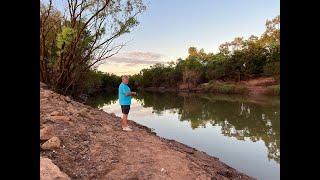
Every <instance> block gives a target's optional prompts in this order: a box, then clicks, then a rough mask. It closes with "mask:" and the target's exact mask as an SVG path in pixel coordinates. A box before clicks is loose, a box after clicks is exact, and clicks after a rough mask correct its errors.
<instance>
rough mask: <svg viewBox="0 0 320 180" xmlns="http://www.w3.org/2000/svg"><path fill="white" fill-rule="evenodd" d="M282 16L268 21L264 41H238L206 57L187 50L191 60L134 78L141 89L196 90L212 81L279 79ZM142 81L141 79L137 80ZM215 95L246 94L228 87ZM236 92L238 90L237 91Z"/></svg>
mask: <svg viewBox="0 0 320 180" xmlns="http://www.w3.org/2000/svg"><path fill="white" fill-rule="evenodd" d="M279 25H280V16H277V17H275V18H274V19H273V20H270V21H269V20H267V22H266V31H265V32H264V33H263V34H262V35H261V37H260V38H259V37H257V36H253V35H252V36H250V37H249V38H248V39H244V38H243V37H236V38H235V39H234V40H233V41H231V42H226V43H223V44H221V45H220V46H219V52H217V53H205V52H204V50H203V49H200V50H198V49H197V48H196V47H190V48H189V49H188V53H189V55H188V57H187V58H185V59H182V58H179V59H178V60H177V61H176V62H171V63H170V65H166V64H156V65H154V66H150V68H147V69H143V70H141V72H140V73H139V74H138V75H135V76H134V77H135V78H137V79H139V80H138V81H139V83H138V84H139V86H141V87H151V86H153V87H160V86H163V87H177V86H178V84H181V83H184V84H187V85H188V87H189V86H190V87H191V86H193V87H194V86H197V85H199V84H201V83H205V82H209V81H211V80H223V81H242V80H247V79H250V78H254V77H259V76H273V77H275V78H276V79H277V80H279V79H280V26H279ZM138 77H139V78H138ZM217 88H218V89H216V90H215V91H223V92H232V91H244V90H243V88H238V87H231V86H229V85H226V86H222V87H217ZM235 89H236V90H235Z"/></svg>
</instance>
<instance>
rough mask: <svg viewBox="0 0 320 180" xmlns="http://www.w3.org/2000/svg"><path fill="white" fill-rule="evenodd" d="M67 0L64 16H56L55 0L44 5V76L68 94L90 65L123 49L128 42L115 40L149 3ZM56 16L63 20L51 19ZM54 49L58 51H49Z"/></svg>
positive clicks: (42, 55) (56, 88)
mask: <svg viewBox="0 0 320 180" xmlns="http://www.w3.org/2000/svg"><path fill="white" fill-rule="evenodd" d="M63 2H65V3H66V4H67V8H66V11H65V12H67V13H66V14H65V15H64V16H63V17H58V16H57V15H56V16H53V15H55V12H58V11H57V10H54V9H55V8H54V7H53V4H52V0H50V1H49V3H48V5H43V4H42V6H41V8H42V9H41V12H40V44H41V45H40V49H41V51H40V66H41V67H42V68H41V69H40V77H41V79H40V80H41V81H43V82H45V83H47V84H49V85H50V86H52V87H53V88H54V89H55V90H57V91H59V92H60V93H63V94H66V93H67V92H68V91H69V90H70V88H71V92H72V90H74V89H76V87H77V86H78V85H79V83H80V84H81V79H82V78H83V77H84V76H85V74H86V73H88V72H89V70H90V69H92V68H95V67H96V66H97V65H99V64H100V63H101V62H103V61H104V60H106V59H108V58H110V57H111V56H113V55H115V54H117V53H118V52H119V51H120V49H121V48H122V47H123V46H124V45H125V44H124V43H120V44H116V43H115V40H116V39H117V38H118V37H120V36H121V35H123V34H125V33H129V32H130V30H131V29H132V28H133V27H135V26H137V25H138V21H137V19H136V17H137V15H138V14H139V13H141V12H142V11H144V10H145V5H144V4H143V2H142V0H127V1H123V0H115V1H111V0H89V1H88V0H65V1H63ZM58 14H59V13H58ZM53 17H55V18H56V19H58V20H59V21H58V20H57V22H56V23H49V21H48V20H51V19H54V18H53ZM50 22H51V21H50ZM58 27H61V28H58ZM51 34H53V35H51ZM49 35H51V36H52V37H56V38H49ZM48 44H50V45H52V48H50V47H49V46H48ZM53 49H55V50H56V52H55V53H49V52H50V50H53Z"/></svg>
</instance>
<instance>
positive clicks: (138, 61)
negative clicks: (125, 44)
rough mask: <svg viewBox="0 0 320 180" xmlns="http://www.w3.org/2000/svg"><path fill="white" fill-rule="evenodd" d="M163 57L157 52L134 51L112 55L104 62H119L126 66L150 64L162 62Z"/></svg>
mask: <svg viewBox="0 0 320 180" xmlns="http://www.w3.org/2000/svg"><path fill="white" fill-rule="evenodd" d="M163 58H164V56H163V55H161V54H158V53H153V52H139V51H134V52H128V53H121V54H120V53H119V54H117V55H114V56H112V57H110V58H109V59H108V60H107V61H106V64H107V63H112V64H115V63H121V64H124V65H126V66H134V65H152V64H156V63H163V62H164V60H163Z"/></svg>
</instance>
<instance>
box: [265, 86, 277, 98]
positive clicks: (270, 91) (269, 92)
mask: <svg viewBox="0 0 320 180" xmlns="http://www.w3.org/2000/svg"><path fill="white" fill-rule="evenodd" d="M265 94H266V95H276V96H280V85H273V86H268V87H267V90H266V92H265Z"/></svg>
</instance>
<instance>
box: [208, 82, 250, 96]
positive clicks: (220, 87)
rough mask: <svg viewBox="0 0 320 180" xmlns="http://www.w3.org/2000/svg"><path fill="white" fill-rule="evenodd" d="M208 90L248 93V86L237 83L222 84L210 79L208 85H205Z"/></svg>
mask: <svg viewBox="0 0 320 180" xmlns="http://www.w3.org/2000/svg"><path fill="white" fill-rule="evenodd" d="M204 90H205V91H207V92H214V93H221V94H248V93H249V90H248V88H247V87H245V86H242V85H237V84H221V83H214V82H213V81H210V82H209V83H208V85H206V86H205V87H204Z"/></svg>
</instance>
